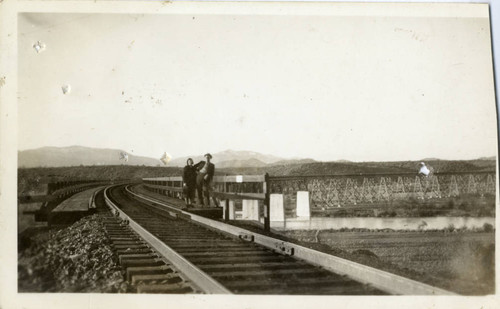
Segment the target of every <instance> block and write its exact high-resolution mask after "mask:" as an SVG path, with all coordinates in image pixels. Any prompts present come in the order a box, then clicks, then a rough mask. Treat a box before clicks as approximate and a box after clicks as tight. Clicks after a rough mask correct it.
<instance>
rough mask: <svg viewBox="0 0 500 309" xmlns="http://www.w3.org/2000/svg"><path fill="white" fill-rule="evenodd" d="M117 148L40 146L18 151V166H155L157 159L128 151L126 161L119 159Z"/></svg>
mask: <svg viewBox="0 0 500 309" xmlns="http://www.w3.org/2000/svg"><path fill="white" fill-rule="evenodd" d="M122 152H124V151H122V150H119V149H102V148H90V147H82V146H69V147H42V148H37V149H30V150H23V151H19V152H18V154H17V159H18V166H19V167H62V166H80V165H121V164H123V165H146V166H157V165H159V164H160V163H161V162H160V161H159V160H158V159H153V158H148V157H141V156H134V155H132V154H129V153H128V162H125V160H123V159H122V160H120V153H122Z"/></svg>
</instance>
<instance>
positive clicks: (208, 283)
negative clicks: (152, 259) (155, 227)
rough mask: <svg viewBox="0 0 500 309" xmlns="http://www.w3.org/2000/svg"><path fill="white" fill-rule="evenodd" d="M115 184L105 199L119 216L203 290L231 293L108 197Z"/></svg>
mask: <svg viewBox="0 0 500 309" xmlns="http://www.w3.org/2000/svg"><path fill="white" fill-rule="evenodd" d="M115 186H116V185H114V186H108V187H106V188H105V189H104V199H105V201H106V204H107V205H108V207H110V208H111V209H112V211H115V212H116V213H118V215H119V217H120V218H122V219H124V220H128V222H129V226H130V228H132V229H133V230H134V231H135V232H136V233H137V234H138V235H139V236H141V237H142V238H143V239H144V241H146V242H147V243H148V244H149V245H151V247H153V248H154V249H155V250H156V251H158V253H160V254H161V255H162V256H163V257H164V258H165V259H167V260H168V261H169V262H170V263H171V264H172V265H173V266H174V267H176V268H177V269H178V270H179V271H180V272H182V273H183V274H184V275H185V276H186V277H187V278H188V279H189V280H191V281H192V282H193V283H194V284H195V285H196V286H197V287H198V288H199V289H200V290H201V291H203V292H204V293H207V294H231V292H230V291H229V290H227V289H226V288H225V287H224V286H222V285H221V284H220V283H219V282H217V281H216V280H215V279H213V278H212V277H210V276H209V275H207V274H206V273H205V272H203V271H202V270H200V269H199V268H198V267H196V266H195V265H193V264H192V263H191V262H189V261H188V260H186V259H185V258H184V257H182V256H181V255H179V254H178V253H177V252H175V251H174V250H173V249H172V248H170V247H169V246H167V245H166V244H165V243H164V242H162V241H161V240H159V239H158V238H157V237H155V236H154V235H153V234H151V233H150V232H148V231H147V230H146V229H144V228H143V227H142V226H140V225H139V224H138V223H137V222H135V221H134V220H132V219H131V218H130V217H129V216H128V215H127V214H125V213H124V212H123V211H122V210H121V209H119V208H118V207H117V206H116V205H115V204H114V203H113V202H112V201H111V199H110V198H109V197H108V190H109V189H110V188H112V187H115Z"/></svg>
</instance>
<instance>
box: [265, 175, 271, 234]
mask: <svg viewBox="0 0 500 309" xmlns="http://www.w3.org/2000/svg"><path fill="white" fill-rule="evenodd" d="M270 191H271V187H270V186H269V174H268V173H266V174H265V175H264V194H265V199H264V230H265V231H268V232H269V231H270V230H271V221H270V219H271V215H270V213H271V212H270V210H271V203H270V193H271V192H270Z"/></svg>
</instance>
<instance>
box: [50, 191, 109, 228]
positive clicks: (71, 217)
mask: <svg viewBox="0 0 500 309" xmlns="http://www.w3.org/2000/svg"><path fill="white" fill-rule="evenodd" d="M101 188H102V187H99V188H92V189H88V190H85V191H83V192H79V193H77V194H75V195H73V196H71V197H69V198H68V199H66V200H64V201H63V202H62V203H61V204H59V205H58V206H57V207H55V208H54V209H53V210H52V211H51V213H50V215H49V220H48V223H49V225H58V224H72V223H73V222H75V221H78V220H79V219H80V218H82V217H84V216H87V215H89V214H91V213H92V212H93V209H92V208H89V201H90V199H91V198H92V196H93V195H94V192H96V191H98V190H99V189H101Z"/></svg>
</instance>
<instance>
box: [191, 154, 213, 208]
mask: <svg viewBox="0 0 500 309" xmlns="http://www.w3.org/2000/svg"><path fill="white" fill-rule="evenodd" d="M204 157H205V158H206V159H207V161H206V162H205V161H200V162H199V163H196V165H195V167H196V169H197V170H198V176H197V177H196V189H197V191H198V201H199V203H200V204H201V206H204V205H205V204H204V203H203V191H205V192H204V194H205V198H206V200H207V206H208V207H210V191H212V179H213V177H214V172H215V165H214V164H213V163H211V162H210V160H211V159H212V155H211V154H209V153H207V154H205V156H204ZM214 201H215V199H214ZM215 203H216V205H215V206H217V202H215Z"/></svg>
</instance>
